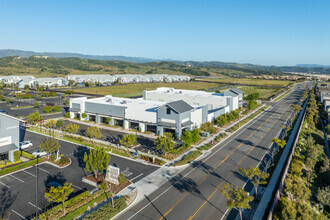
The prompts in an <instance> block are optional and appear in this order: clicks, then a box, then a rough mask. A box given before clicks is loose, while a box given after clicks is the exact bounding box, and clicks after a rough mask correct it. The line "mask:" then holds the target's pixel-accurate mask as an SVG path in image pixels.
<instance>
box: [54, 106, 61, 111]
mask: <svg viewBox="0 0 330 220" xmlns="http://www.w3.org/2000/svg"><path fill="white" fill-rule="evenodd" d="M53 110H54V112H59V111H61V106H58V105H55V106H54V109H53Z"/></svg>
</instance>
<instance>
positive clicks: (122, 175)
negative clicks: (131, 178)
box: [118, 173, 125, 184]
mask: <svg viewBox="0 0 330 220" xmlns="http://www.w3.org/2000/svg"><path fill="white" fill-rule="evenodd" d="M118 181H119V184H124V183H125V175H124V174H122V173H121V174H119V176H118Z"/></svg>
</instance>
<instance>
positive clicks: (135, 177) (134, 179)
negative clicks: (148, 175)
mask: <svg viewBox="0 0 330 220" xmlns="http://www.w3.org/2000/svg"><path fill="white" fill-rule="evenodd" d="M142 175H143V173H141V174H139V175H137V176H136V177H134V178H133V179H131V180H130V181H131V182H132V181H133V180H135V179H136V178H139V177H140V176H142Z"/></svg>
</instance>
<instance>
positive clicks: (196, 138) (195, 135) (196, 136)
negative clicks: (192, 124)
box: [191, 128, 201, 143]
mask: <svg viewBox="0 0 330 220" xmlns="http://www.w3.org/2000/svg"><path fill="white" fill-rule="evenodd" d="M191 135H192V139H193V142H194V143H196V142H198V141H199V140H200V139H201V136H200V135H199V130H198V129H197V128H195V129H194V130H192V131H191Z"/></svg>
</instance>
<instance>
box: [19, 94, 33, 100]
mask: <svg viewBox="0 0 330 220" xmlns="http://www.w3.org/2000/svg"><path fill="white" fill-rule="evenodd" d="M15 96H16V98H18V99H33V98H34V96H33V94H31V93H26V94H16V95H15Z"/></svg>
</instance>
